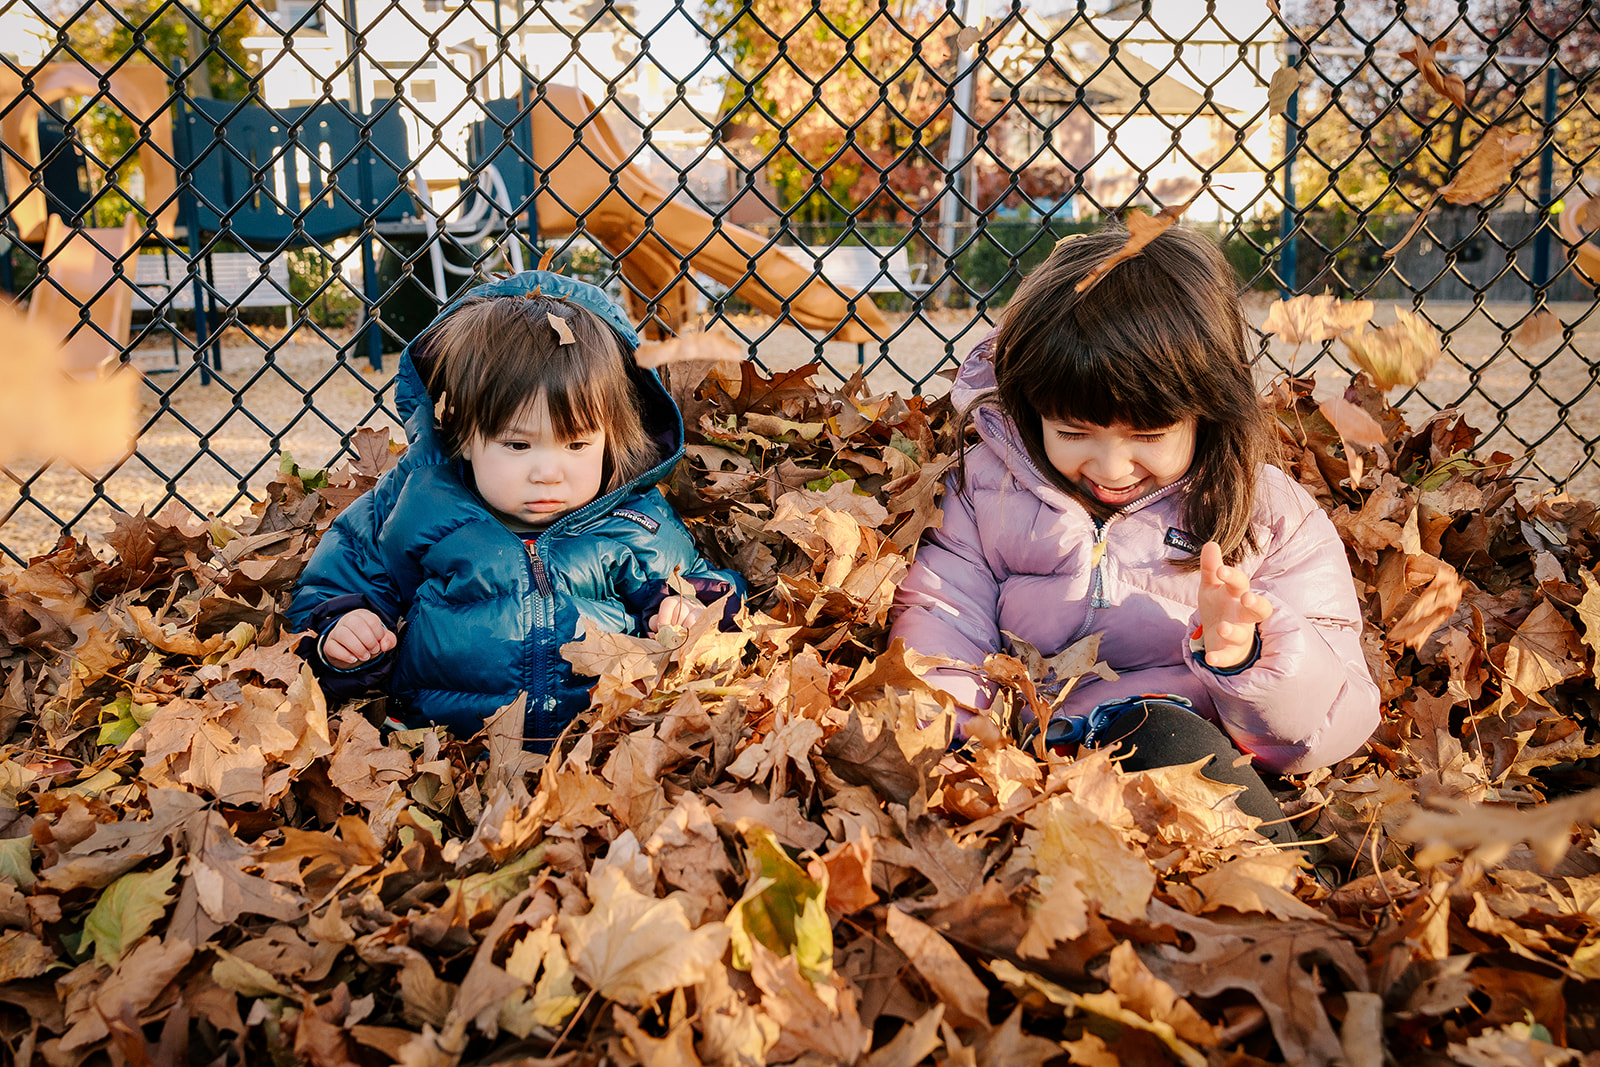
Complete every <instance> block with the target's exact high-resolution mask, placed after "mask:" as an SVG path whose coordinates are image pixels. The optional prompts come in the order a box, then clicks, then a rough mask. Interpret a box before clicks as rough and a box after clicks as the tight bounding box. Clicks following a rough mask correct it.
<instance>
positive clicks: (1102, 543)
mask: <svg viewBox="0 0 1600 1067" xmlns="http://www.w3.org/2000/svg"><path fill="white" fill-rule="evenodd" d="M1180 484H1182V483H1181V481H1179V482H1173V483H1172V485H1164V486H1162V487H1161V488H1160V489H1156V490H1154V491H1153V492H1149V493H1146V494H1145V495H1144V496H1141V497H1139V498H1138V499H1136V500H1133V501H1130V502H1129V503H1127V504H1124V505H1123V506H1122V507H1120V508H1118V509H1117V510H1116V511H1114V512H1112V513H1111V515H1110V516H1109V517H1107V518H1106V519H1104V520H1101V519H1095V520H1094V546H1093V547H1092V548H1090V550H1089V566H1090V567H1091V568H1092V571H1091V577H1090V579H1089V610H1088V611H1087V612H1086V613H1085V614H1084V616H1083V623H1082V624H1081V625H1080V626H1079V627H1078V632H1077V633H1075V634H1073V635H1072V637H1071V638H1070V639H1069V640H1068V641H1067V644H1068V645H1069V646H1070V645H1072V644H1075V643H1076V642H1078V641H1081V640H1083V638H1085V637H1087V636H1088V635H1089V632H1090V629H1091V628H1092V627H1093V626H1094V614H1095V612H1096V611H1097V610H1099V609H1100V608H1108V607H1110V606H1111V602H1110V601H1109V600H1107V599H1106V585H1107V584H1108V573H1107V564H1108V560H1107V559H1106V557H1107V556H1108V555H1109V554H1110V553H1109V546H1108V541H1109V540H1110V533H1109V531H1110V529H1111V524H1112V523H1113V522H1115V521H1116V520H1117V519H1120V518H1122V517H1123V516H1124V515H1127V514H1129V513H1131V512H1133V511H1135V510H1137V509H1138V508H1141V507H1143V506H1144V505H1145V504H1147V503H1149V502H1150V501H1152V500H1154V499H1155V498H1156V497H1158V496H1161V495H1162V494H1163V493H1165V492H1166V491H1167V490H1169V489H1171V488H1173V487H1174V486H1177V485H1180Z"/></svg>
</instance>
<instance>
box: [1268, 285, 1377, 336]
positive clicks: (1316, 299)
mask: <svg viewBox="0 0 1600 1067" xmlns="http://www.w3.org/2000/svg"><path fill="white" fill-rule="evenodd" d="M1372 308H1373V304H1372V301H1370V300H1340V299H1338V298H1337V297H1334V296H1331V295H1329V294H1326V293H1323V294H1321V295H1318V296H1313V295H1311V294H1309V293H1303V294H1301V295H1299V296H1293V297H1290V298H1289V299H1287V300H1280V301H1278V302H1277V303H1276V304H1273V305H1272V307H1271V308H1270V309H1268V311H1267V319H1266V321H1265V322H1263V323H1262V324H1261V332H1262V333H1271V334H1277V335H1278V336H1279V337H1281V338H1283V339H1284V340H1285V341H1288V342H1289V343H1290V344H1303V343H1304V342H1307V341H1312V342H1320V341H1331V340H1333V339H1334V338H1335V337H1339V336H1340V335H1342V334H1344V333H1346V332H1348V331H1350V330H1354V329H1356V328H1358V327H1360V326H1365V325H1366V324H1367V323H1369V322H1371V321H1372Z"/></svg>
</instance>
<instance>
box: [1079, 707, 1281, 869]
mask: <svg viewBox="0 0 1600 1067" xmlns="http://www.w3.org/2000/svg"><path fill="white" fill-rule="evenodd" d="M1100 744H1101V746H1102V747H1105V748H1110V749H1111V750H1112V752H1113V753H1114V754H1115V755H1118V756H1122V757H1125V758H1124V759H1123V760H1122V766H1123V767H1124V769H1126V770H1130V771H1148V770H1154V769H1155V768H1157V767H1174V766H1177V765H1179V764H1184V763H1194V762H1196V761H1197V760H1202V759H1205V758H1206V757H1207V756H1210V757H1212V759H1211V762H1210V763H1208V764H1206V766H1205V767H1204V768H1202V773H1204V775H1205V777H1207V778H1209V779H1211V780H1212V781H1213V782H1223V783H1226V784H1228V785H1240V786H1243V787H1244V792H1243V793H1240V794H1239V795H1238V796H1237V797H1235V798H1234V799H1235V801H1236V802H1237V803H1238V805H1239V810H1240V811H1242V812H1244V813H1245V814H1246V815H1253V816H1255V817H1256V818H1258V819H1260V820H1262V822H1263V824H1264V825H1263V826H1262V827H1261V831H1260V832H1261V834H1262V836H1264V837H1266V838H1267V839H1268V840H1270V841H1273V842H1275V843H1277V844H1280V845H1293V844H1296V843H1298V842H1299V840H1300V839H1299V838H1298V837H1296V836H1295V832H1294V829H1293V827H1291V826H1290V825H1289V823H1288V822H1287V821H1285V819H1284V817H1283V809H1282V808H1280V807H1278V801H1277V799H1276V798H1274V797H1273V795H1272V791H1271V790H1270V789H1268V788H1267V784H1266V783H1265V782H1263V781H1262V780H1261V776H1260V775H1259V774H1257V773H1256V772H1255V768H1253V767H1251V766H1250V764H1249V763H1248V762H1245V761H1243V760H1239V750H1238V749H1236V748H1234V747H1233V744H1232V742H1230V741H1229V740H1228V735H1227V734H1224V733H1223V732H1222V731H1221V730H1220V729H1219V728H1218V727H1217V725H1216V724H1215V723H1213V722H1212V721H1211V720H1210V719H1206V718H1203V717H1201V716H1199V715H1196V714H1195V713H1194V712H1193V711H1191V710H1189V709H1188V708H1186V707H1184V706H1183V705H1181V704H1173V703H1171V702H1170V701H1166V700H1146V701H1143V702H1141V703H1139V704H1136V705H1134V706H1133V707H1131V708H1129V709H1128V710H1127V711H1124V712H1122V713H1121V714H1120V715H1118V716H1117V717H1116V718H1115V719H1113V720H1111V722H1110V723H1109V724H1108V725H1107V726H1106V728H1105V730H1104V732H1103V733H1102V735H1101V740H1100ZM1236 760H1238V761H1239V763H1238V766H1235V765H1234V763H1235V761H1236Z"/></svg>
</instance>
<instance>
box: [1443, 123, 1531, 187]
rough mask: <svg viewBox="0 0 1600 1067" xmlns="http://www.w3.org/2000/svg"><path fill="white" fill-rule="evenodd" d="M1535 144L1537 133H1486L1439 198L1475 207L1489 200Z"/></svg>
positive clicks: (1491, 131) (1507, 181) (1504, 183)
mask: <svg viewBox="0 0 1600 1067" xmlns="http://www.w3.org/2000/svg"><path fill="white" fill-rule="evenodd" d="M1538 144H1539V137H1538V135H1537V134H1532V133H1507V132H1505V131H1504V130H1490V131H1489V132H1488V133H1487V134H1485V135H1484V137H1483V140H1481V141H1479V142H1478V146H1477V147H1476V148H1474V149H1473V150H1472V154H1471V155H1470V156H1468V157H1467V161H1466V162H1465V163H1463V164H1461V167H1460V169H1459V170H1457V171H1456V173H1455V177H1453V178H1451V179H1450V184H1449V185H1446V186H1444V187H1443V188H1441V189H1440V190H1439V195H1440V196H1442V197H1444V198H1445V199H1446V200H1448V201H1450V202H1451V203H1452V204H1477V203H1480V202H1482V201H1484V200H1487V199H1489V198H1490V197H1492V196H1494V195H1495V194H1497V193H1498V192H1500V190H1501V189H1504V188H1505V187H1506V186H1507V185H1508V184H1510V182H1511V175H1512V173H1513V172H1514V171H1515V170H1516V169H1517V166H1518V164H1520V163H1521V162H1522V160H1523V158H1524V157H1525V156H1527V154H1528V153H1529V152H1531V151H1533V149H1534V148H1535V147H1537V146H1538Z"/></svg>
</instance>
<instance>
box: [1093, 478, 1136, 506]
mask: <svg viewBox="0 0 1600 1067" xmlns="http://www.w3.org/2000/svg"><path fill="white" fill-rule="evenodd" d="M1084 481H1086V482H1088V484H1089V492H1090V493H1092V494H1093V495H1094V498H1095V499H1096V500H1098V501H1100V503H1102V504H1128V503H1132V502H1133V501H1134V500H1136V499H1137V498H1138V496H1139V493H1140V491H1141V490H1142V489H1143V488H1144V479H1140V480H1139V481H1137V482H1134V483H1133V484H1132V485H1128V486H1123V487H1122V488H1120V489H1112V488H1110V487H1109V486H1104V485H1101V484H1100V483H1099V482H1096V481H1093V480H1091V479H1088V478H1085V479H1084Z"/></svg>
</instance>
